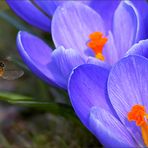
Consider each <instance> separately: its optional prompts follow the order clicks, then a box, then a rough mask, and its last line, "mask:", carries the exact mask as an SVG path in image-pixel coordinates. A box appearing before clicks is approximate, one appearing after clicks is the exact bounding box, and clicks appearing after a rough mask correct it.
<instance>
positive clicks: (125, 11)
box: [113, 1, 139, 58]
mask: <svg viewBox="0 0 148 148" xmlns="http://www.w3.org/2000/svg"><path fill="white" fill-rule="evenodd" d="M138 31H139V17H138V12H137V11H136V8H135V7H134V6H133V5H132V3H131V2H130V1H121V3H120V5H119V6H118V8H117V10H116V11H115V14H114V20H113V36H114V41H115V44H116V49H117V50H116V51H117V54H118V57H119V58H121V57H122V56H123V55H124V54H125V52H126V51H127V50H128V49H129V48H130V47H131V46H132V44H133V43H134V42H135V41H136V38H137V35H138Z"/></svg>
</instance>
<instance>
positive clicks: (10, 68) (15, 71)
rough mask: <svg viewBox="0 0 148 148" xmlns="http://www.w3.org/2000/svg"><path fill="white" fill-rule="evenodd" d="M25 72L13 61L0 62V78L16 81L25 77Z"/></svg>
mask: <svg viewBox="0 0 148 148" xmlns="http://www.w3.org/2000/svg"><path fill="white" fill-rule="evenodd" d="M23 74H24V71H23V70H20V69H19V68H18V67H16V65H14V64H13V63H12V62H11V61H9V60H7V59H5V60H0V78H3V79H6V80H15V79H18V78H20V77H21V76H23Z"/></svg>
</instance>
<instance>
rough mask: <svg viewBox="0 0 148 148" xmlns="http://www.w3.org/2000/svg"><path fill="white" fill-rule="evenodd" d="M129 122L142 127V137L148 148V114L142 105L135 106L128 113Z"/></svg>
mask: <svg viewBox="0 0 148 148" xmlns="http://www.w3.org/2000/svg"><path fill="white" fill-rule="evenodd" d="M127 118H128V120H129V121H135V122H136V125H137V126H140V127H141V132H142V137H143V140H144V143H145V145H146V146H148V114H147V113H146V110H145V107H144V106H142V105H138V104H137V105H134V106H133V107H132V109H131V111H130V112H129V113H128V115H127Z"/></svg>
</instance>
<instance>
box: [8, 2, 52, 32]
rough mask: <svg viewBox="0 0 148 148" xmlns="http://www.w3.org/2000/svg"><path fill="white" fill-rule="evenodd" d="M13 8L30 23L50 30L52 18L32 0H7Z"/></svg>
mask: <svg viewBox="0 0 148 148" xmlns="http://www.w3.org/2000/svg"><path fill="white" fill-rule="evenodd" d="M6 2H7V3H8V5H9V6H10V7H11V9H12V10H13V11H14V12H15V13H16V14H17V15H18V16H20V17H21V18H22V19H24V20H25V21H26V22H28V23H29V24H31V25H33V26H36V27H38V28H40V29H42V30H44V31H47V32H49V31H50V27H51V20H50V19H49V18H48V17H47V16H45V15H44V14H43V13H42V12H41V11H40V10H39V9H38V8H36V7H35V6H34V5H33V4H32V2H31V1H30V0H23V1H19V0H6Z"/></svg>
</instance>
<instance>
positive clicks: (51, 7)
mask: <svg viewBox="0 0 148 148" xmlns="http://www.w3.org/2000/svg"><path fill="white" fill-rule="evenodd" d="M34 2H35V3H36V4H37V5H38V6H39V7H41V8H42V9H43V10H44V11H45V12H46V13H47V14H48V15H49V16H52V15H53V13H54V11H55V10H56V8H57V7H58V5H60V4H62V3H63V2H64V1H60V0H54V1H50V0H44V1H43V0H34Z"/></svg>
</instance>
